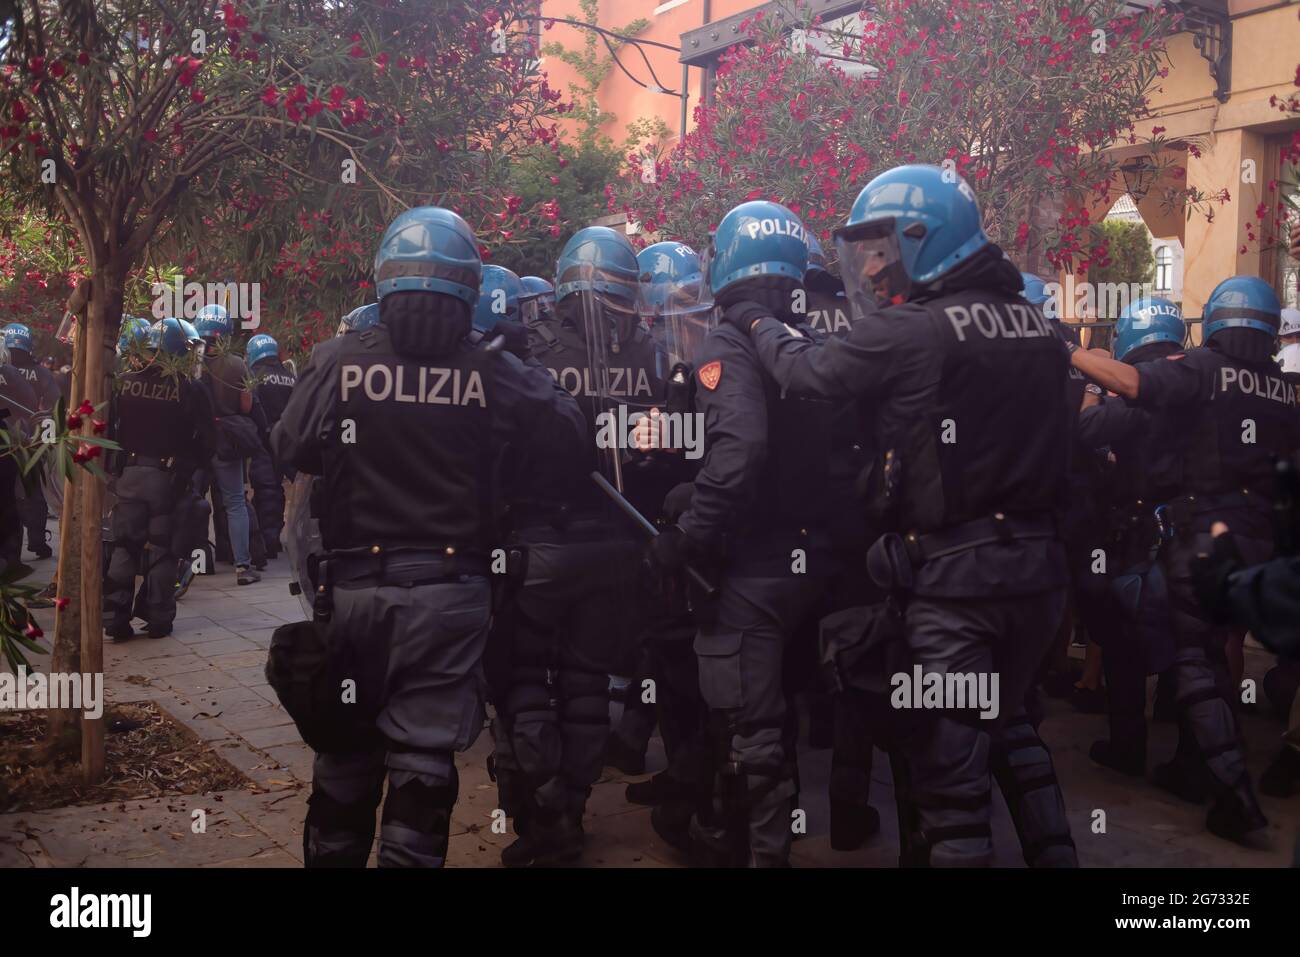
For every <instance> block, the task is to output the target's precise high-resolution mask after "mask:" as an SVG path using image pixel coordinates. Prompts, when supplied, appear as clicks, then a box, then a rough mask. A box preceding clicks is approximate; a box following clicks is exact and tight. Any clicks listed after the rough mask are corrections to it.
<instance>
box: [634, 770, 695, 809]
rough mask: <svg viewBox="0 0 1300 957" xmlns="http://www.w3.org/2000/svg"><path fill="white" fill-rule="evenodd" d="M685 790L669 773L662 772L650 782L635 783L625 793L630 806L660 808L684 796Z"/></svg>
mask: <svg viewBox="0 0 1300 957" xmlns="http://www.w3.org/2000/svg"><path fill="white" fill-rule="evenodd" d="M684 793H685V789H684V788H683V787H682V785H681V784H680V783H678V781H677V779H676V778H674V777H673V776H672V775H670V774H669V773H668V772H667V771H660V772H659V773H658V774H656V775H655V776H654V777H652V778H651V779H650V780H649V781H633V782H632V783H631V784H629V785H628V786H627V791H626V792H625V794H626V797H627V801H628V803H629V804H640V805H642V806H644V807H658V806H659V805H660V804H663V803H664V802H665V801H671V800H672V799H673V798H675V797H679V796H682V795H683V794H684Z"/></svg>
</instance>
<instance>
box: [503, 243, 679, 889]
mask: <svg viewBox="0 0 1300 957" xmlns="http://www.w3.org/2000/svg"><path fill="white" fill-rule="evenodd" d="M555 285H556V290H557V302H556V312H555V316H554V319H553V320H552V321H549V322H548V321H546V320H544V319H541V318H540V317H538V318H537V319H536V320H535V321H534V322H533V323H532V324H531V325H530V326H528V329H529V332H530V343H529V349H530V351H531V353H532V356H533V359H534V360H535V361H536V362H537V363H538V364H540V365H541V366H543V367H545V368H546V369H547V370H548V371H549V373H550V374H551V376H552V377H553V378H554V380H555V381H556V382H557V383H558V384H559V386H560V387H561V388H563V389H565V390H567V391H568V392H570V393H571V394H573V395H574V397H575V398H576V399H577V402H578V406H579V407H580V408H581V410H582V413H583V415H584V417H585V420H586V425H587V429H588V431H587V432H586V433H585V435H586V445H585V448H584V450H583V452H582V454H581V455H580V456H578V457H575V459H574V460H573V461H572V462H571V466H570V467H571V471H570V473H569V477H568V480H567V482H566V484H565V488H564V489H563V491H557V490H555V489H551V490H549V491H548V490H546V489H542V488H537V487H536V486H535V483H534V481H533V479H532V477H531V472H532V470H533V466H532V464H531V462H529V461H528V458H527V456H517V457H516V458H515V460H514V461H513V462H512V463H511V465H510V468H509V475H510V476H511V480H512V482H513V483H514V488H515V489H516V490H517V492H516V498H517V502H516V503H515V506H514V507H513V508H512V512H511V527H512V543H513V548H514V549H515V550H516V551H517V552H518V553H519V554H521V555H526V558H525V559H524V570H523V575H522V582H521V583H520V584H519V585H518V586H517V587H516V589H515V592H514V595H513V598H512V619H513V640H512V642H511V648H510V653H509V659H510V661H509V665H508V671H509V675H508V677H507V679H506V682H505V684H506V689H505V691H504V694H503V695H502V696H501V701H500V702H499V707H498V712H499V716H500V718H501V721H502V733H503V735H504V736H505V738H506V740H507V742H508V750H509V751H510V752H512V754H513V763H514V764H515V765H516V766H517V768H518V772H517V774H518V778H517V780H518V781H519V782H520V786H519V788H518V791H517V793H516V794H515V795H514V796H513V797H512V798H511V800H510V804H511V807H509V808H507V811H508V813H510V814H511V816H512V817H513V818H514V826H515V831H516V833H518V834H519V839H518V840H517V841H516V842H515V843H514V844H513V845H511V846H510V847H508V848H506V850H505V851H504V852H503V853H502V856H501V859H502V862H503V863H504V864H506V866H510V867H514V866H531V865H535V864H553V863H559V862H562V861H567V860H573V859H575V858H576V857H577V856H578V855H580V854H581V851H582V845H583V840H584V834H583V830H582V815H583V812H584V810H585V808H586V803H587V798H588V796H589V794H590V792H591V786H592V785H593V784H594V783H595V782H596V780H597V779H598V778H599V776H600V772H601V769H602V767H603V761H602V754H603V750H604V747H605V743H606V736H607V735H608V733H609V675H611V674H627V673H629V672H630V670H631V669H632V667H633V664H632V663H633V662H634V661H635V656H636V653H637V650H638V649H637V637H638V629H639V628H640V627H641V626H642V620H643V615H642V612H641V607H640V604H641V603H640V589H639V587H638V584H639V582H638V579H639V567H640V557H639V551H638V548H637V544H636V541H635V540H634V539H633V538H632V533H631V531H630V529H629V528H628V525H627V521H626V519H625V518H624V517H623V516H622V515H620V514H617V513H616V512H615V510H614V509H612V508H611V507H610V506H609V503H608V501H607V500H606V499H605V498H604V496H603V495H602V494H601V492H600V490H599V489H597V488H596V486H595V485H594V484H593V483H592V481H591V479H590V477H589V473H590V472H592V471H593V470H594V469H597V468H601V469H604V470H605V471H606V474H607V477H609V478H610V479H611V480H613V481H614V482H615V484H617V483H618V482H619V481H620V478H619V476H620V474H623V473H622V464H623V459H624V456H625V450H624V449H622V448H620V447H618V443H617V442H615V443H614V444H612V445H610V446H609V447H607V448H605V449H602V450H601V451H599V453H598V450H597V447H596V437H597V436H598V435H599V434H601V433H602V431H603V430H604V426H605V425H607V424H609V420H608V419H606V418H605V417H607V416H612V417H613V420H614V423H615V431H616V430H617V425H616V423H617V421H618V420H619V407H623V409H624V410H625V411H624V413H623V419H624V420H626V417H627V414H628V411H627V410H634V409H641V410H645V409H647V408H648V407H649V405H650V404H652V403H653V402H655V401H657V399H658V397H659V395H660V393H661V387H660V384H659V382H658V379H657V376H658V374H659V369H658V366H659V363H658V360H657V354H656V351H655V347H654V343H653V342H652V341H651V339H650V337H649V335H648V334H647V333H646V332H645V331H644V329H643V328H642V325H641V319H642V311H643V305H642V303H641V294H640V284H639V274H638V269H637V262H636V253H635V251H634V250H633V249H632V244H631V243H630V242H629V241H628V239H627V237H626V236H624V235H621V234H619V233H617V232H615V231H614V230H612V229H610V228H608V227H604V226H592V227H588V228H585V229H581V230H579V231H578V232H577V233H575V234H574V235H573V236H572V237H571V238H570V239H569V241H568V242H567V243H566V244H565V246H564V249H563V251H562V252H561V254H560V258H559V261H558V263H557V265H556V282H555ZM625 491H626V493H627V495H628V497H629V498H631V499H633V500H634V502H636V503H637V504H639V505H641V506H642V511H643V512H644V511H645V510H646V508H645V506H644V502H645V501H646V500H649V499H652V498H653V494H654V493H653V492H651V491H648V490H647V489H645V488H643V487H641V485H640V483H639V482H638V481H635V480H634V479H633V478H632V477H631V475H630V473H629V474H628V484H627V486H626V487H625ZM502 750H503V751H504V750H505V749H502ZM512 773H514V772H512ZM504 801H505V797H504V795H503V802H504Z"/></svg>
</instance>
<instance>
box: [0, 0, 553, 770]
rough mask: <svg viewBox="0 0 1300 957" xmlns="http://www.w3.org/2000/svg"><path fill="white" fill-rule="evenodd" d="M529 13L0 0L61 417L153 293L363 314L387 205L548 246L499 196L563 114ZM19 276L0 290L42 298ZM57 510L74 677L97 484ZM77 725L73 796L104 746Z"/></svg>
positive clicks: (532, 216) (293, 329) (96, 551)
mask: <svg viewBox="0 0 1300 957" xmlns="http://www.w3.org/2000/svg"><path fill="white" fill-rule="evenodd" d="M533 6H534V5H533V4H532V3H531V2H527V0H499V2H495V3H491V4H483V3H480V2H471V0H433V2H430V0H358V2H355V3H336V2H332V0H227V2H219V0H171V2H167V3H159V2H157V0H4V2H3V3H0V182H3V183H4V184H5V195H6V202H7V203H12V204H13V207H14V208H15V209H17V210H18V211H19V212H20V213H21V214H22V215H23V216H24V217H25V220H24V221H25V222H26V223H27V227H31V228H41V229H48V230H51V231H52V233H53V235H54V237H55V238H54V239H53V240H51V241H52V242H64V243H65V244H66V243H68V242H71V243H73V245H74V247H75V248H73V249H72V252H73V254H74V255H73V257H72V259H70V260H68V257H64V258H65V260H67V261H65V262H64V263H63V265H64V266H65V267H66V268H64V269H63V271H62V272H61V273H60V272H58V270H56V269H54V268H53V267H54V266H55V265H56V264H55V263H53V262H51V264H50V265H51V267H52V268H51V275H55V274H58V275H59V276H60V277H61V278H60V280H59V282H58V283H56V285H57V286H60V287H61V291H62V292H63V294H64V296H67V294H68V292H69V288H68V287H69V286H70V285H72V284H75V288H74V289H72V290H71V292H72V295H71V296H67V298H68V301H67V302H66V303H65V307H66V309H67V311H69V312H70V313H71V314H72V315H73V316H75V317H76V319H77V325H76V341H77V350H76V356H77V359H76V362H75V364H74V384H73V395H72V403H71V405H72V407H73V408H76V407H77V406H78V405H79V404H80V403H81V402H83V401H86V402H89V403H90V405H91V406H93V407H98V406H99V405H100V404H102V402H103V401H104V399H105V397H106V395H107V388H108V386H107V371H108V370H107V367H108V360H107V358H106V357H108V356H111V347H112V345H113V343H114V341H115V339H116V336H117V330H118V325H119V322H120V319H121V316H122V314H123V309H124V305H127V304H128V302H129V301H131V300H135V304H134V308H137V309H138V307H139V305H141V304H142V303H140V302H139V300H140V299H141V298H142V294H141V293H140V291H139V290H140V289H145V290H147V289H148V288H149V285H148V284H149V282H150V281H151V280H152V279H153V278H156V277H157V276H159V275H161V274H164V273H167V274H172V273H174V272H175V271H176V269H178V268H179V269H180V270H182V271H183V272H184V273H185V275H186V278H188V279H193V280H198V281H205V280H215V281H221V282H238V283H247V284H253V283H256V284H258V285H259V287H261V286H262V285H263V284H264V285H265V287H266V288H265V289H264V290H263V291H264V293H265V295H264V296H262V297H261V298H262V301H263V303H264V308H266V306H265V304H266V303H271V304H272V306H271V309H270V311H271V312H277V311H278V313H279V315H278V317H277V321H281V322H284V323H285V324H286V325H285V328H286V329H287V330H288V331H289V333H290V334H291V335H300V337H303V338H307V339H310V338H311V337H312V336H317V337H318V336H319V334H320V332H321V331H322V330H323V329H324V328H328V327H330V326H332V325H333V323H334V322H336V321H337V314H338V312H339V311H341V309H342V308H343V307H344V306H348V307H349V308H350V306H351V305H356V304H358V303H359V302H361V301H364V298H365V294H366V288H365V283H366V282H367V274H368V263H369V260H370V257H371V255H372V251H373V249H374V246H375V244H376V241H377V239H378V235H379V231H380V230H381V229H382V228H383V225H384V224H385V223H386V222H387V221H389V220H390V219H391V218H392V217H393V216H394V215H395V214H396V213H397V212H399V211H400V210H401V209H403V208H405V207H407V206H412V205H417V204H421V203H438V204H441V205H445V206H450V207H452V208H454V209H457V210H458V211H459V212H460V213H461V214H462V215H463V216H465V218H466V219H467V220H468V221H469V223H470V224H471V226H473V227H474V228H475V229H476V230H477V231H478V235H479V236H480V238H481V240H482V241H483V242H484V243H485V245H500V244H502V243H526V242H528V241H529V239H530V237H533V236H536V235H541V234H542V233H543V232H546V233H549V230H550V228H551V226H553V225H554V224H555V222H556V220H558V218H559V215H560V211H559V209H558V208H557V206H556V204H555V203H554V202H553V201H541V202H538V203H536V204H535V205H534V206H532V207H528V208H525V207H524V206H523V202H522V200H521V198H519V197H517V196H514V195H511V194H510V191H509V190H508V189H503V188H502V185H501V184H502V183H504V182H505V181H506V178H507V172H508V170H509V168H510V165H511V164H512V163H513V162H514V161H515V160H516V159H517V158H518V157H521V156H525V155H528V154H529V153H530V152H531V151H537V150H548V149H554V148H555V141H556V138H557V134H556V130H555V120H556V119H557V118H559V117H560V116H562V115H563V114H564V113H565V112H566V111H567V109H568V104H566V103H564V102H562V100H563V97H562V94H561V93H559V92H558V91H556V90H553V89H551V88H550V86H549V85H548V84H547V82H546V78H545V76H544V75H543V74H541V73H540V72H539V71H538V60H537V54H536V48H535V41H534V40H533V39H532V35H531V32H530V30H529V24H528V21H527V17H528V16H529V14H530V13H531V8H532V7H533ZM33 223H34V224H36V225H35V226H34V227H33V226H32V224H33ZM27 227H24V228H27ZM12 238H13V237H12V236H7V237H6V239H12ZM28 238H29V239H30V238H31V237H30V236H29V237H28ZM43 242H44V237H42V238H41V240H40V241H39V242H35V243H33V242H28V243H27V244H26V247H25V248H24V249H23V250H22V256H20V257H14V256H13V254H12V250H11V253H10V258H11V259H14V260H15V262H17V260H18V259H21V258H22V257H30V256H32V255H39V254H38V253H36V252H35V250H34V248H33V246H40V245H41V244H42V243H43ZM22 266H23V270H22V272H21V273H16V274H15V275H7V274H6V275H5V276H4V278H5V279H6V280H9V282H10V283H12V282H18V283H37V285H38V286H39V280H37V279H29V278H28V273H32V272H37V271H39V270H35V269H31V268H28V266H27V263H25V262H24V263H22ZM72 267H75V270H74V269H73V268H72ZM10 271H11V272H15V269H14V267H13V266H11V267H10ZM41 279H45V280H46V282H47V284H48V279H47V278H46V276H45V274H44V273H42V274H41ZM79 280H80V281H79ZM24 295H28V296H30V295H31V293H30V292H28V293H20V294H18V295H17V296H15V297H14V298H15V300H17V301H21V298H22V296H24ZM59 298H60V297H59V296H58V295H55V296H53V299H54V301H55V303H57V302H58V299H59ZM269 318H270V317H269V316H268V319H269ZM91 429H92V426H91V424H90V422H89V421H86V422H83V423H80V425H79V428H78V429H77V430H74V431H75V432H77V433H79V434H81V435H82V436H83V437H88V436H91V435H92V432H91ZM69 492H70V493H71V494H66V495H65V496H64V513H63V522H62V527H61V535H62V546H63V547H62V549H61V555H60V567H59V574H58V581H59V590H60V592H61V593H62V595H63V596H64V597H69V598H70V599H71V602H70V604H68V605H66V606H65V607H61V608H60V609H59V611H58V623H57V624H56V629H55V630H56V635H55V641H54V655H55V664H54V667H55V669H56V670H90V671H94V670H99V668H100V667H102V631H101V624H102V622H101V615H100V602H101V597H102V595H101V584H100V576H101V565H102V559H101V554H100V553H101V549H100V543H99V538H100V523H99V520H98V518H99V515H100V514H101V512H102V509H103V483H102V482H101V481H99V480H89V481H88V480H86V479H85V477H84V475H78V474H77V473H76V472H74V473H73V479H72V480H70V483H69ZM78 514H84V515H85V516H87V521H85V522H80V523H78V522H77V521H75V518H76V516H77V515H78ZM92 516H93V518H91V517H92ZM78 620H79V622H80V631H81V634H80V636H78V635H77V634H76V633H75V630H76V628H77V621H78ZM78 647H80V649H81V650H82V653H83V654H82V659H81V660H80V661H79V662H78V661H77V658H76V652H77V650H78ZM56 724H59V725H60V727H59V728H57V729H56V730H57V731H58V733H59V735H63V734H64V732H66V731H67V727H66V722H56ZM84 728H85V729H86V730H88V732H89V733H88V734H86V735H83V738H86V739H88V740H89V743H87V741H86V740H83V742H82V745H83V747H82V759H83V767H84V769H85V770H86V773H87V774H88V776H90V777H92V778H93V777H96V776H98V774H99V773H100V771H101V769H102V761H103V751H102V737H101V735H102V729H100V728H98V727H93V726H92V723H90V722H85V723H84ZM72 737H75V736H72ZM59 740H61V741H62V740H64V738H63V737H60V738H59ZM96 741H98V744H96Z"/></svg>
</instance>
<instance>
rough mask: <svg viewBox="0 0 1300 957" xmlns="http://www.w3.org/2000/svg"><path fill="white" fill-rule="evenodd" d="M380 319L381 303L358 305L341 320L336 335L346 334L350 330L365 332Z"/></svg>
mask: <svg viewBox="0 0 1300 957" xmlns="http://www.w3.org/2000/svg"><path fill="white" fill-rule="evenodd" d="M378 321H379V303H377V302H371V303H367V304H366V305H364V306H357V308H355V309H353V310H352V311H351V312H349V313H348V314H347V315H346V316H344V317H343V318H342V319H340V320H339V326H338V329H337V330H336V331H335V333H334V334H335V335H336V336H345V335H347V334H348V333H350V332H365V331H366V330H367V329H369V328H370V327H371V326H373V325H374V324H375V323H377V322H378Z"/></svg>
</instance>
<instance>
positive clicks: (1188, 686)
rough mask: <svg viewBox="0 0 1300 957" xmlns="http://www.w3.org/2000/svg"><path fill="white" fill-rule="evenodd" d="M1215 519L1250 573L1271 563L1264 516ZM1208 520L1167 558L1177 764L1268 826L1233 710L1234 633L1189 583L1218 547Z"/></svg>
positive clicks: (1184, 535) (1185, 534)
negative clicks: (1199, 558) (1229, 652)
mask: <svg viewBox="0 0 1300 957" xmlns="http://www.w3.org/2000/svg"><path fill="white" fill-rule="evenodd" d="M1213 517H1215V518H1218V517H1222V518H1223V519H1224V520H1225V521H1227V522H1228V524H1229V526H1230V527H1231V528H1232V529H1233V537H1234V538H1235V539H1236V542H1237V547H1238V548H1239V549H1240V551H1241V554H1242V557H1243V558H1244V559H1245V562H1244V564H1245V565H1246V566H1250V565H1255V564H1258V563H1260V562H1264V561H1267V560H1268V559H1269V558H1270V557H1272V552H1273V543H1272V541H1271V540H1270V539H1269V538H1267V537H1264V535H1263V534H1261V532H1264V531H1265V530H1266V529H1268V516H1267V512H1266V511H1265V512H1264V514H1263V516H1247V515H1238V516H1233V515H1231V514H1226V513H1225V514H1223V515H1221V516H1220V515H1214V516H1213ZM1209 518H1210V517H1209V516H1207V517H1206V519H1205V521H1203V522H1201V523H1199V527H1194V528H1192V529H1188V530H1186V531H1184V530H1181V529H1180V531H1179V534H1178V535H1177V536H1176V537H1175V539H1174V541H1173V543H1172V545H1171V547H1170V548H1168V549H1166V551H1165V553H1164V555H1162V557H1161V561H1162V563H1163V564H1164V565H1165V571H1166V574H1167V575H1168V578H1169V600H1170V604H1171V605H1172V611H1173V615H1172V617H1173V627H1174V641H1175V649H1176V650H1175V654H1174V664H1173V669H1172V670H1173V673H1174V679H1175V686H1176V688H1177V691H1176V694H1177V702H1178V752H1177V755H1176V759H1177V760H1178V762H1179V763H1180V764H1182V765H1183V766H1184V767H1185V768H1187V769H1191V770H1196V769H1198V766H1203V767H1204V768H1205V769H1206V770H1208V771H1209V776H1210V779H1211V784H1212V787H1213V789H1214V790H1215V792H1216V793H1217V796H1219V797H1220V798H1221V799H1229V800H1232V801H1234V802H1236V804H1237V806H1238V809H1239V810H1240V811H1241V812H1242V813H1243V814H1244V815H1245V816H1247V817H1255V818H1257V819H1262V818H1263V812H1262V810H1261V809H1260V807H1259V801H1258V799H1257V798H1256V796H1255V789H1254V787H1253V785H1252V784H1251V780H1250V772H1249V770H1248V769H1247V767H1246V754H1245V748H1244V747H1243V745H1242V741H1241V735H1240V730H1239V729H1238V727H1237V719H1236V715H1235V713H1234V710H1233V707H1232V703H1231V702H1232V701H1233V700H1234V698H1235V696H1237V695H1239V694H1240V689H1236V688H1233V687H1232V683H1231V679H1230V677H1229V671H1228V660H1227V657H1226V651H1225V649H1226V647H1227V643H1228V638H1229V637H1230V634H1231V628H1229V627H1228V626H1224V625H1216V624H1213V623H1212V622H1210V621H1209V620H1207V618H1206V617H1205V613H1204V612H1203V611H1202V610H1201V607H1200V603H1199V602H1198V601H1197V599H1196V594H1195V591H1194V589H1193V588H1192V583H1191V572H1190V566H1191V562H1192V560H1193V558H1194V557H1195V556H1196V555H1197V554H1209V553H1210V551H1211V548H1212V541H1213V540H1212V538H1211V536H1210V533H1209V527H1208V526H1209ZM1252 519H1254V520H1252ZM1252 533H1253V534H1252Z"/></svg>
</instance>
